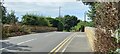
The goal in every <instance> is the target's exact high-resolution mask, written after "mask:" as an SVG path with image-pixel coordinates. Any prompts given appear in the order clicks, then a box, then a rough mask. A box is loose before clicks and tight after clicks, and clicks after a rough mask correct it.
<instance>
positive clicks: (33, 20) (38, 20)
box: [22, 14, 51, 26]
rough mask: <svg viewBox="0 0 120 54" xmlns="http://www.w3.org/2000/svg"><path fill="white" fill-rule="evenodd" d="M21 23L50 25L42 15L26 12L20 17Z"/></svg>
mask: <svg viewBox="0 0 120 54" xmlns="http://www.w3.org/2000/svg"><path fill="white" fill-rule="evenodd" d="M22 24H25V25H38V26H51V24H50V22H49V21H48V20H47V19H46V17H44V16H39V15H34V14H26V15H24V16H23V17H22Z"/></svg>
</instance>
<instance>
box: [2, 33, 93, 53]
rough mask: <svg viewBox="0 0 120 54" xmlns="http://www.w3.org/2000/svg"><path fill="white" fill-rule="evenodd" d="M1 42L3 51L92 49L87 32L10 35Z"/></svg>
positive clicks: (88, 50) (83, 50) (85, 50)
mask: <svg viewBox="0 0 120 54" xmlns="http://www.w3.org/2000/svg"><path fill="white" fill-rule="evenodd" d="M0 42H1V43H0V45H2V48H0V50H1V51H3V52H5V51H9V52H65V51H66V52H72V51H74V52H90V51H91V50H90V47H89V44H88V42H87V39H86V35H85V33H81V32H46V33H37V34H29V35H23V36H17V37H10V38H8V39H6V40H1V41H0ZM79 43H80V44H79ZM76 45H79V46H76ZM82 45H83V46H82ZM76 50H77V51H76Z"/></svg>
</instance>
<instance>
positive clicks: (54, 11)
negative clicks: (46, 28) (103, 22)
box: [4, 0, 89, 18]
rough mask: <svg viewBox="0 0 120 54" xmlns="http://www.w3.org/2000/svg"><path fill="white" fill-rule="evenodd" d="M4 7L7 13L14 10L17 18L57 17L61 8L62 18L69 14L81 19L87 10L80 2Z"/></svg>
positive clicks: (9, 4) (22, 3)
mask: <svg viewBox="0 0 120 54" xmlns="http://www.w3.org/2000/svg"><path fill="white" fill-rule="evenodd" d="M14 1H15V0H14ZM26 1H27V0H26ZM4 6H5V7H6V8H7V11H8V12H10V11H11V10H14V11H15V13H16V15H17V16H18V17H21V16H22V15H24V14H26V13H35V14H42V15H44V16H51V17H57V16H58V15H59V13H58V11H59V9H58V8H59V6H61V15H62V16H64V15H67V14H69V15H75V16H77V17H78V18H83V17H84V12H85V11H87V10H88V9H89V8H88V6H86V5H84V4H83V3H82V2H5V3H4Z"/></svg>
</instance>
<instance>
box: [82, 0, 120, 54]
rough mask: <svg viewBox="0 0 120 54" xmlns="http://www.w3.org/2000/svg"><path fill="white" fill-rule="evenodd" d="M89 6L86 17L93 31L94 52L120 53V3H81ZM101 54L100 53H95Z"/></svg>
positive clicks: (105, 53)
mask: <svg viewBox="0 0 120 54" xmlns="http://www.w3.org/2000/svg"><path fill="white" fill-rule="evenodd" d="M83 3H84V4H85V5H89V7H90V10H89V11H88V13H87V15H88V17H90V18H91V20H92V21H93V24H94V27H95V28H96V30H95V37H96V40H94V43H95V45H94V47H95V48H94V51H95V52H103V53H104V54H119V53H120V33H119V29H120V19H119V18H120V13H119V11H120V7H119V5H120V2H118V3H117V2H114V3H113V2H83ZM97 54H101V53H97Z"/></svg>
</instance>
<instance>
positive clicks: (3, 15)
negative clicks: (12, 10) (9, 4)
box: [0, 2, 7, 24]
mask: <svg viewBox="0 0 120 54" xmlns="http://www.w3.org/2000/svg"><path fill="white" fill-rule="evenodd" d="M0 9H1V12H2V13H1V14H2V15H1V16H2V20H1V21H2V23H3V24H5V23H6V20H7V18H6V13H7V11H6V8H5V7H4V6H3V4H2V2H0Z"/></svg>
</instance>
